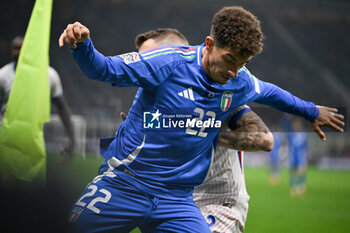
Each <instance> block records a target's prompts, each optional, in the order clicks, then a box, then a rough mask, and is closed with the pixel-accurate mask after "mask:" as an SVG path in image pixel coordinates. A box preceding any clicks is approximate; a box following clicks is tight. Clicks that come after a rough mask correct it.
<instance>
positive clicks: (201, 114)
mask: <svg viewBox="0 0 350 233" xmlns="http://www.w3.org/2000/svg"><path fill="white" fill-rule="evenodd" d="M193 111H194V112H195V113H198V114H199V117H196V118H195V119H196V121H202V120H203V117H204V110H203V109H202V108H195V109H194V110H193ZM205 115H206V116H209V117H211V118H212V120H215V117H216V114H215V112H213V111H208V112H206V114H205ZM204 130H205V127H204V126H202V128H201V129H200V130H199V132H198V130H194V129H192V128H191V127H188V128H187V129H186V133H188V134H191V135H197V133H198V135H197V136H198V137H203V138H205V137H206V136H207V135H208V133H205V132H204Z"/></svg>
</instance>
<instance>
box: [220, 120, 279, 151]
mask: <svg viewBox="0 0 350 233" xmlns="http://www.w3.org/2000/svg"><path fill="white" fill-rule="evenodd" d="M218 145H219V146H223V147H227V148H230V149H235V150H241V151H271V150H272V148H273V136H272V134H271V132H266V131H265V130H264V129H262V128H260V129H259V127H258V126H257V125H249V126H247V127H245V128H239V129H236V130H233V131H228V132H220V135H219V141H218Z"/></svg>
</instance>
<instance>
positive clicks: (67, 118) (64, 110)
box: [52, 97, 75, 144]
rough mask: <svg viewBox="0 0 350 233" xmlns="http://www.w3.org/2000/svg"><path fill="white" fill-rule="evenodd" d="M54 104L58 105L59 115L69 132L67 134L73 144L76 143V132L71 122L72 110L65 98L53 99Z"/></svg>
mask: <svg viewBox="0 0 350 233" xmlns="http://www.w3.org/2000/svg"><path fill="white" fill-rule="evenodd" d="M52 102H53V103H54V104H55V105H56V107H57V111H58V114H59V116H60V118H61V121H62V123H63V125H64V127H65V129H66V131H67V134H68V136H69V138H70V140H71V142H72V144H74V143H75V137H74V131H73V126H72V122H71V110H70V108H69V106H68V104H67V103H66V101H65V99H64V98H63V97H60V98H55V99H52Z"/></svg>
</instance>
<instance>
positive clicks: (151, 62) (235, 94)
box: [72, 39, 318, 197]
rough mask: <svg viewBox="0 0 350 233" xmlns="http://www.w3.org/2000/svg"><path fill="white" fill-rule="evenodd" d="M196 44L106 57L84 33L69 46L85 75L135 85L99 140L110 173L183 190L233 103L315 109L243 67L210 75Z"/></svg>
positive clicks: (157, 188)
mask: <svg viewBox="0 0 350 233" xmlns="http://www.w3.org/2000/svg"><path fill="white" fill-rule="evenodd" d="M203 46H204V45H199V46H188V47H176V46H170V45H165V46H162V47H159V48H156V49H153V50H149V51H145V52H143V53H137V52H131V53H126V54H122V55H119V56H113V57H105V56H103V55H102V54H100V53H99V52H98V51H97V50H95V49H94V47H93V44H92V41H91V40H90V39H89V40H88V41H86V42H84V43H81V44H78V47H77V49H74V50H72V53H73V56H74V58H75V60H76V62H77V63H78V65H79V67H80V69H81V70H82V72H83V73H84V74H85V75H86V76H88V77H89V78H91V79H95V80H99V81H103V82H109V83H111V84H112V85H115V86H118V87H127V86H138V87H140V88H139V91H138V92H137V94H136V97H135V100H134V103H133V105H132V107H131V109H130V111H129V114H128V117H127V119H126V121H125V122H123V123H122V124H121V125H120V127H119V129H118V132H117V135H116V136H115V137H113V138H108V139H102V140H101V154H102V155H103V156H104V157H105V158H106V159H107V160H109V166H110V168H111V170H113V171H114V172H115V173H116V174H117V175H119V176H120V177H122V178H124V179H127V180H130V182H134V183H136V185H138V186H139V187H140V188H141V189H142V190H144V191H146V192H148V193H150V194H152V195H155V196H167V197H169V196H187V195H190V194H191V191H192V189H193V187H194V186H195V185H199V184H200V183H202V182H203V180H204V179H205V177H206V175H207V173H208V170H209V168H210V165H211V162H212V160H213V156H214V152H215V148H216V143H217V138H218V132H219V129H220V127H221V122H224V121H225V120H226V119H227V118H228V117H229V116H230V114H231V113H232V111H233V110H234V109H235V108H236V107H238V106H240V105H243V104H248V103H250V102H252V101H256V102H259V103H263V104H267V105H270V106H272V107H275V108H277V109H280V110H283V111H287V112H290V113H294V114H298V115H300V116H303V117H305V118H306V119H309V120H310V121H313V120H315V119H316V117H317V115H318V109H317V108H316V106H315V105H314V104H313V103H310V102H307V101H303V100H301V99H299V98H297V97H295V96H293V95H292V94H290V93H289V92H287V91H284V90H282V89H280V88H278V87H276V86H275V85H273V84H270V83H266V82H262V81H261V80H259V79H257V78H256V77H254V76H253V75H252V74H251V73H250V72H249V71H248V70H247V68H246V67H243V68H242V69H240V70H239V73H238V77H236V78H232V79H231V80H230V81H229V82H228V83H226V84H224V85H221V84H219V83H217V82H215V81H214V80H213V79H211V78H210V77H209V76H207V75H206V73H205V72H204V70H203V67H202V59H201V58H202V49H203ZM126 174H127V175H126Z"/></svg>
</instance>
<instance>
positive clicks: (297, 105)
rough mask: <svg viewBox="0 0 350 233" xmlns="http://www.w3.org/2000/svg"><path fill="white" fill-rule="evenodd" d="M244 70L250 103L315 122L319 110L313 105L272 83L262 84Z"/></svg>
mask: <svg viewBox="0 0 350 233" xmlns="http://www.w3.org/2000/svg"><path fill="white" fill-rule="evenodd" d="M244 69H245V71H246V75H248V76H249V81H248V83H250V84H249V88H250V90H249V95H250V97H251V98H252V101H255V102H257V103H260V104H265V105H268V106H270V107H273V108H276V109H278V110H280V111H283V112H287V113H290V114H293V115H297V116H301V117H304V118H305V119H307V120H309V121H310V122H313V121H315V120H316V118H317V117H318V114H319V110H318V108H317V107H316V105H315V104H314V103H312V102H308V101H305V100H302V99H300V98H298V97H296V96H294V95H292V94H291V93H290V92H288V91H286V90H283V89H281V88H280V87H278V86H276V85H274V84H272V83H268V82H263V81H261V80H259V79H257V78H256V77H255V76H254V75H252V74H251V73H250V72H249V71H248V70H247V69H246V68H244Z"/></svg>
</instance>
